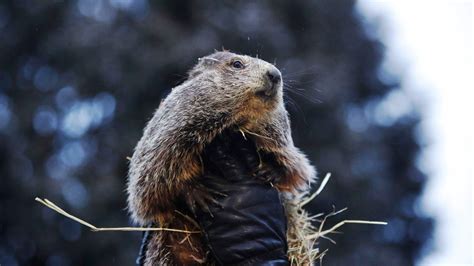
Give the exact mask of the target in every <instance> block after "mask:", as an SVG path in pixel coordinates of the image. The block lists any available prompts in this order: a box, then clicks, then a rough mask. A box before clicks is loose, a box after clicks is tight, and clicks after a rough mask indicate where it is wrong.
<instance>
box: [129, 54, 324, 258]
mask: <svg viewBox="0 0 474 266" xmlns="http://www.w3.org/2000/svg"><path fill="white" fill-rule="evenodd" d="M235 60H240V61H242V62H243V63H244V65H245V67H244V68H243V69H236V68H234V67H232V63H233V62H234V61H235ZM269 69H275V67H274V66H273V65H271V64H269V63H267V62H265V61H263V60H260V59H257V58H252V57H249V56H242V55H237V54H234V53H231V52H227V51H223V52H216V53H214V54H211V55H209V56H206V57H204V58H201V59H200V60H199V63H198V64H197V65H196V66H195V67H194V68H193V69H192V70H191V71H190V72H189V78H188V79H187V80H186V81H185V82H184V83H183V84H181V85H179V86H177V87H175V88H174V89H173V90H172V92H171V93H170V94H169V95H168V96H167V97H166V98H165V99H164V101H163V102H162V103H161V104H160V107H159V108H158V110H157V111H156V112H155V114H154V116H153V118H152V119H151V120H150V122H149V123H148V124H147V126H146V128H145V130H144V134H143V137H142V138H141V140H140V141H139V142H138V144H137V146H136V148H135V152H134V154H133V157H132V159H131V162H130V170H129V180H128V190H127V191H128V206H129V210H130V213H131V215H132V218H133V219H134V221H136V222H138V223H140V224H150V223H158V224H159V225H160V226H163V227H170V228H175V229H185V230H190V229H191V230H193V229H196V228H195V225H194V224H193V223H192V222H190V221H188V220H187V219H185V218H183V217H182V216H180V215H178V214H176V212H175V210H177V209H179V210H180V211H182V212H186V211H185V210H182V205H180V204H182V199H183V197H184V195H185V193H187V192H189V191H190V190H191V189H192V188H193V186H194V184H196V183H198V182H199V176H200V175H201V173H202V171H203V169H202V168H203V167H202V160H201V158H200V155H201V153H202V151H203V149H204V147H205V146H206V145H207V144H209V143H210V142H211V141H212V140H213V139H214V137H215V136H216V135H217V134H219V133H220V132H222V131H223V130H224V129H226V128H231V127H234V128H239V129H240V130H242V131H243V132H244V133H245V135H246V136H247V137H248V138H251V139H252V140H253V141H255V143H256V145H257V147H258V149H259V150H262V151H263V152H266V153H271V154H273V155H274V157H275V158H276V161H277V163H278V164H279V165H281V166H283V168H284V169H285V176H284V177H283V178H281V179H280V180H281V181H280V182H279V183H278V184H277V187H278V188H279V189H280V190H281V191H286V192H291V193H297V192H298V191H304V190H305V189H306V188H307V187H308V185H309V184H310V183H311V182H312V181H313V179H314V177H315V170H314V168H313V167H312V166H311V165H310V164H309V162H308V160H307V159H306V157H305V156H304V155H303V154H302V153H301V152H300V151H299V150H298V149H297V148H296V147H295V146H294V144H293V140H292V138H291V131H290V124H289V119H288V114H287V111H286V110H285V107H284V104H283V91H282V87H281V85H282V82H280V83H279V85H278V88H276V89H277V90H276V94H275V95H273V96H272V97H265V96H264V95H262V94H261V93H262V91H264V90H265V89H268V88H269V86H271V85H270V84H269V81H268V78H267V77H266V73H267V71H268V70H269ZM185 237H186V234H183V233H170V232H159V233H156V234H155V235H154V236H153V238H152V241H151V243H150V245H149V248H148V252H147V259H146V264H147V265H191V264H201V263H203V262H206V263H210V262H209V260H208V261H206V256H207V250H206V248H204V246H203V244H202V242H201V239H200V236H199V234H194V235H192V237H190V238H188V239H185V240H183V239H184V238H185Z"/></svg>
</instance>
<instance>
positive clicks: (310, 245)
mask: <svg viewBox="0 0 474 266" xmlns="http://www.w3.org/2000/svg"><path fill="white" fill-rule="evenodd" d="M330 177H331V174H330V173H328V174H327V175H326V176H325V177H324V179H323V181H322V182H321V185H320V186H319V188H318V189H317V190H316V192H315V193H314V194H312V195H309V196H305V195H303V196H302V197H291V196H290V195H284V198H283V200H284V205H285V211H286V214H287V217H288V231H287V239H288V258H289V260H290V264H291V265H314V264H315V262H316V261H319V262H320V263H321V262H322V259H323V257H324V256H325V255H326V253H327V251H328V250H327V249H326V250H324V251H322V252H320V250H319V249H318V248H317V247H316V245H317V243H318V241H319V238H324V239H327V240H329V241H331V242H332V243H334V244H335V241H334V240H332V239H331V238H330V237H329V236H327V235H328V234H330V233H338V232H337V231H336V229H338V228H339V227H341V226H343V225H344V224H349V223H354V224H374V225H386V224H387V223H386V222H379V221H363V220H344V221H341V222H339V223H338V224H336V225H334V226H333V227H331V228H329V229H324V224H325V222H326V220H327V219H328V218H329V217H331V216H335V215H337V214H340V213H341V212H344V211H346V210H347V208H344V209H341V210H339V211H336V210H335V209H333V211H332V212H331V213H329V214H326V215H325V214H324V213H319V214H316V215H313V216H310V215H309V213H308V212H307V211H306V210H304V208H303V207H304V205H306V204H308V203H309V202H311V201H312V200H313V199H314V198H315V197H316V196H317V195H319V193H321V191H322V190H323V189H324V186H325V185H326V184H327V182H328V181H329V178H330ZM321 217H322V219H320V218H321ZM317 224H319V226H316V225H317Z"/></svg>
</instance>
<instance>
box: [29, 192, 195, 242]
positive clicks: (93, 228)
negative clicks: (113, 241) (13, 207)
mask: <svg viewBox="0 0 474 266" xmlns="http://www.w3.org/2000/svg"><path fill="white" fill-rule="evenodd" d="M35 200H36V201H37V202H39V203H41V204H43V205H45V206H46V207H48V208H50V209H52V210H53V211H55V212H57V213H59V214H61V215H64V216H66V217H68V218H69V219H72V220H74V221H76V222H78V223H80V224H82V225H84V226H87V227H89V228H90V229H91V231H93V232H103V231H169V232H176V233H185V234H197V233H201V231H188V230H179V229H173V228H164V227H96V226H95V225H92V224H90V223H88V222H86V221H84V220H82V219H80V218H77V217H76V216H74V215H72V214H69V213H68V212H66V211H65V210H63V209H61V208H59V207H58V206H57V205H56V204H54V203H52V202H51V201H49V200H48V199H40V198H35Z"/></svg>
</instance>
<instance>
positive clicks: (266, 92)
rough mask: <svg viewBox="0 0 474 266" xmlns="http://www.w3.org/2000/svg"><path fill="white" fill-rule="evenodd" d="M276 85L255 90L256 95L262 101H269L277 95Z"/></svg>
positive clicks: (277, 87)
mask: <svg viewBox="0 0 474 266" xmlns="http://www.w3.org/2000/svg"><path fill="white" fill-rule="evenodd" d="M278 89H279V86H278V84H268V85H266V86H264V87H263V88H261V89H259V90H257V92H256V95H257V96H258V97H260V98H262V99H264V100H271V99H273V98H274V97H275V95H276V94H277V93H278Z"/></svg>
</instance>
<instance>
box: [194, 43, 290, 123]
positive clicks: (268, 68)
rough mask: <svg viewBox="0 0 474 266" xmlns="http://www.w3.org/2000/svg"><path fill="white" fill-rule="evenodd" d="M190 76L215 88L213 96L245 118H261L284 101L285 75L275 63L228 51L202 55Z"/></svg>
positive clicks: (208, 86)
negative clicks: (283, 77) (283, 78)
mask: <svg viewBox="0 0 474 266" xmlns="http://www.w3.org/2000/svg"><path fill="white" fill-rule="evenodd" d="M189 80H193V82H196V81H198V80H199V82H200V83H203V84H205V85H206V86H205V87H207V88H210V87H211V88H215V89H216V91H215V98H214V100H217V101H219V100H222V101H223V102H227V103H228V104H230V105H232V106H234V107H237V110H239V111H240V112H241V113H242V115H245V116H246V118H251V119H252V118H258V117H259V116H261V114H262V112H265V111H266V110H272V109H274V108H275V107H276V106H277V105H279V104H282V102H283V91H282V84H283V80H282V76H281V73H280V71H279V70H278V69H277V68H276V67H275V66H274V65H272V64H270V63H268V62H266V61H264V60H261V59H258V58H254V57H250V56H246V55H239V54H235V53H231V52H228V51H222V52H215V53H213V54H211V55H208V56H205V57H202V58H200V59H199V62H198V64H197V65H196V66H195V67H194V68H193V69H191V71H190V72H189Z"/></svg>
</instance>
